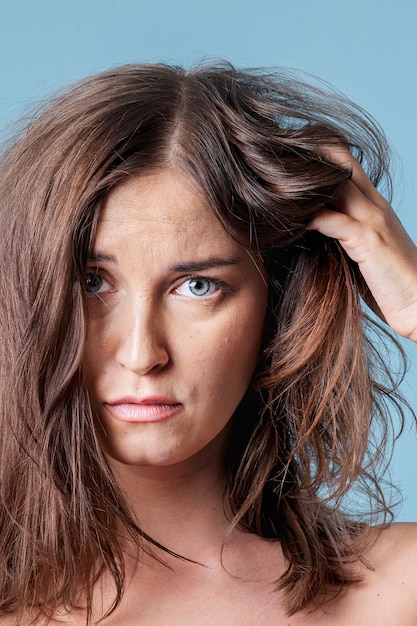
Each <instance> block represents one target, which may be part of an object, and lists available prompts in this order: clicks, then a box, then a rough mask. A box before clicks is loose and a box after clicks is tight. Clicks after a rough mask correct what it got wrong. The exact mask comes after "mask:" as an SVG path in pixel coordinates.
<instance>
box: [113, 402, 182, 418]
mask: <svg viewBox="0 0 417 626" xmlns="http://www.w3.org/2000/svg"><path fill="white" fill-rule="evenodd" d="M103 407H104V408H105V409H106V411H108V412H109V413H110V415H111V416H112V417H114V418H115V419H118V420H120V421H122V422H163V421H165V420H167V419H169V418H170V417H173V416H174V415H176V414H177V413H178V412H179V411H180V410H181V409H182V404H180V403H178V402H173V401H171V400H167V399H164V398H146V399H144V400H136V399H133V398H132V399H131V398H121V399H120V400H116V401H114V402H109V403H107V402H105V403H104V404H103Z"/></svg>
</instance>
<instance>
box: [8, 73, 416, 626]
mask: <svg viewBox="0 0 417 626" xmlns="http://www.w3.org/2000/svg"><path fill="white" fill-rule="evenodd" d="M387 161H388V157H387V147H386V144H385V140H384V138H383V136H382V135H381V133H380V131H379V130H378V128H377V127H376V125H375V124H374V122H372V120H370V118H369V117H368V116H367V115H366V114H365V113H364V112H363V111H361V110H360V109H359V108H357V107H354V106H353V105H352V104H350V103H349V102H346V101H344V100H343V99H341V98H340V97H339V96H337V95H335V94H332V95H329V94H328V93H325V92H323V91H321V90H320V89H317V88H315V87H311V86H308V85H306V84H303V83H300V82H299V81H297V80H296V79H294V78H293V77H289V76H287V75H285V74H284V73H281V74H280V73H278V72H277V73H266V72H259V71H239V70H236V69H235V68H233V67H232V66H230V65H228V64H224V65H219V66H205V67H204V66H203V67H199V68H196V69H194V70H192V71H184V70H182V69H180V68H173V67H168V66H163V65H131V66H126V67H121V68H118V69H115V70H112V71H109V72H106V73H103V74H100V75H97V76H94V77H92V78H89V79H87V80H85V81H83V82H81V83H80V84H79V85H76V86H75V87H73V88H72V89H70V90H69V91H68V92H67V93H64V94H63V95H61V96H59V97H58V98H56V99H55V100H54V101H53V102H52V103H49V105H48V107H47V108H46V109H45V110H44V111H41V112H40V113H39V114H38V115H37V116H35V118H34V119H33V120H31V121H29V123H28V124H27V126H26V127H25V128H24V129H23V131H22V133H21V135H20V137H19V138H18V139H17V140H15V142H14V143H13V144H12V145H11V146H9V148H8V150H6V151H5V154H4V157H3V161H2V166H1V180H0V198H1V200H0V202H1V212H0V220H1V221H0V232H1V240H0V241H1V250H0V268H1V269H0V272H1V275H0V281H1V285H2V294H3V297H2V305H1V327H0V328H1V331H0V332H1V342H2V351H1V356H0V363H1V366H0V375H1V392H0V393H1V405H0V407H1V408H0V418H1V421H2V424H1V429H2V441H1V465H0V472H1V482H0V494H1V495H0V554H1V569H0V590H1V591H0V611H1V616H2V617H1V618H0V624H23V625H27V624H32V623H33V624H46V623H49V624H61V623H64V624H74V625H76V624H97V623H102V624H105V625H106V626H111V625H118V626H133V625H135V626H136V625H141V624H146V625H152V626H155V625H160V626H162V625H164V626H166V625H167V624H170V625H171V624H172V625H179V624H181V625H184V624H202V625H211V624H228V625H229V624H232V625H234V624H236V625H239V626H242V625H243V626H246V625H248V626H249V625H252V624H257V625H258V624H259V625H270V624H291V625H297V624H303V625H307V624H319V625H328V624H331V625H334V624H346V625H347V624H349V625H351V624H364V625H365V624H366V625H369V624H378V625H382V624H390V625H392V624H401V626H407V625H412V624H416V623H417V584H416V582H415V576H414V562H415V558H416V554H417V530H416V528H415V527H414V526H413V525H409V526H408V525H390V523H389V522H390V521H391V512H390V508H389V503H388V502H387V501H386V498H385V492H384V490H383V488H382V486H381V483H380V482H379V481H380V477H381V474H382V470H383V468H384V467H383V466H384V462H385V458H386V457H385V455H384V444H385V443H387V442H388V441H389V436H390V432H391V430H392V429H393V428H394V429H395V424H396V422H395V416H396V415H398V420H397V424H398V426H399V427H401V423H402V409H401V401H400V400H399V398H398V395H397V391H396V386H395V381H394V380H393V378H392V376H391V374H390V373H389V371H388V369H387V367H386V366H385V360H384V354H379V353H378V352H377V350H376V348H375V342H374V335H372V334H370V333H371V329H370V327H371V326H372V324H371V323H370V322H369V320H368V318H367V316H366V315H365V313H364V309H365V307H366V305H368V306H370V307H371V308H372V309H373V311H374V312H376V313H377V314H378V315H379V317H380V318H382V320H383V321H384V323H386V324H388V325H389V326H390V327H391V328H392V329H393V330H394V331H396V332H397V333H399V334H400V335H402V336H403V337H408V338H409V339H410V340H413V341H417V250H416V247H415V246H414V244H413V243H412V241H411V240H410V239H409V237H408V236H407V234H406V233H405V232H404V230H403V228H402V226H401V224H400V223H399V221H398V219H397V218H396V216H395V215H394V213H393V211H392V209H391V208H390V206H389V204H388V203H387V201H386V200H385V199H384V198H383V197H382V196H381V195H380V194H379V192H378V191H377V190H376V186H377V185H379V184H380V183H382V182H383V181H384V179H385V180H387ZM365 303H366V305H365ZM380 332H381V333H382V334H383V331H382V330H381V331H380ZM387 341H388V339H387ZM378 345H379V346H380V350H382V348H381V344H380V343H379V344H378ZM376 432H379V433H382V435H381V441H378V440H377V438H376V435H375V433H376ZM364 496H365V499H364Z"/></svg>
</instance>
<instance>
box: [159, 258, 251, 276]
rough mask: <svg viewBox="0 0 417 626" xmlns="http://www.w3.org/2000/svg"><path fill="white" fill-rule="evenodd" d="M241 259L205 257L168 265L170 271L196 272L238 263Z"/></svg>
mask: <svg viewBox="0 0 417 626" xmlns="http://www.w3.org/2000/svg"><path fill="white" fill-rule="evenodd" d="M240 261H241V259H237V258H220V257H212V258H209V259H204V261H189V262H187V263H174V264H173V265H170V266H169V267H168V270H169V271H170V272H186V273H190V274H191V273H194V272H201V271H204V270H209V269H212V268H214V267H221V266H222V265H237V264H238V263H240Z"/></svg>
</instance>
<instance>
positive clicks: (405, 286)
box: [308, 149, 417, 341]
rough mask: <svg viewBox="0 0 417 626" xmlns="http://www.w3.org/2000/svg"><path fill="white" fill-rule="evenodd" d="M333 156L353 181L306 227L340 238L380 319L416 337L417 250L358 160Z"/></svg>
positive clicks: (343, 153)
mask: <svg viewBox="0 0 417 626" xmlns="http://www.w3.org/2000/svg"><path fill="white" fill-rule="evenodd" d="M324 156H325V157H326V158H327V159H330V156H329V154H326V155H324ZM331 160H332V161H333V162H335V163H338V164H339V165H342V166H343V167H351V168H352V179H351V180H350V181H346V183H343V184H342V185H341V186H340V189H338V191H337V193H336V195H335V198H334V202H333V205H334V210H333V209H332V208H328V209H325V210H323V211H321V212H320V213H319V214H317V215H316V216H315V217H314V219H313V220H312V221H311V222H310V224H309V226H308V228H309V229H311V230H317V231H319V232H320V233H322V234H323V235H325V236H327V237H331V238H333V239H337V240H339V241H340V244H341V245H342V246H343V248H344V249H345V251H346V252H347V254H348V255H349V256H350V257H351V258H352V259H353V260H354V261H356V262H357V263H358V264H359V268H360V271H361V273H362V275H363V277H364V279H365V281H366V283H367V285H368V287H369V289H370V291H371V293H372V296H373V298H374V300H375V302H376V305H377V310H378V309H379V311H380V315H381V317H383V319H385V320H386V321H387V323H388V324H390V325H391V327H392V328H393V329H394V330H395V331H397V332H398V333H400V334H401V335H403V336H405V337H410V338H411V339H413V340H415V341H417V248H416V246H415V244H414V243H413V241H412V240H411V239H410V237H409V236H408V234H407V232H406V231H405V229H404V228H403V226H402V224H401V222H400V221H399V219H398V218H397V216H396V215H395V213H394V211H393V210H392V208H391V207H390V205H389V204H388V203H387V201H386V200H385V199H384V198H383V197H382V196H381V195H380V194H379V193H378V191H377V190H376V189H375V187H374V186H373V185H372V183H371V181H370V180H369V179H368V177H367V176H366V174H365V172H364V170H363V169H362V167H361V166H360V164H359V163H357V162H356V161H355V160H354V159H353V157H351V156H350V160H349V159H348V156H347V155H346V152H345V150H344V149H340V150H339V149H338V150H337V155H333V151H332V158H331Z"/></svg>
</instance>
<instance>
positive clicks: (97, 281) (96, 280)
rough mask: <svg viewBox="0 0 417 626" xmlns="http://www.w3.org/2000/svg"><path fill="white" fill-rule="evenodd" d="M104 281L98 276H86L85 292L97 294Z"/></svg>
mask: <svg viewBox="0 0 417 626" xmlns="http://www.w3.org/2000/svg"><path fill="white" fill-rule="evenodd" d="M104 283H105V280H104V278H103V277H102V276H100V274H91V273H90V274H87V276H86V279H85V290H86V292H87V293H89V294H95V293H99V292H100V290H101V289H102V287H103V284H104Z"/></svg>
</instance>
